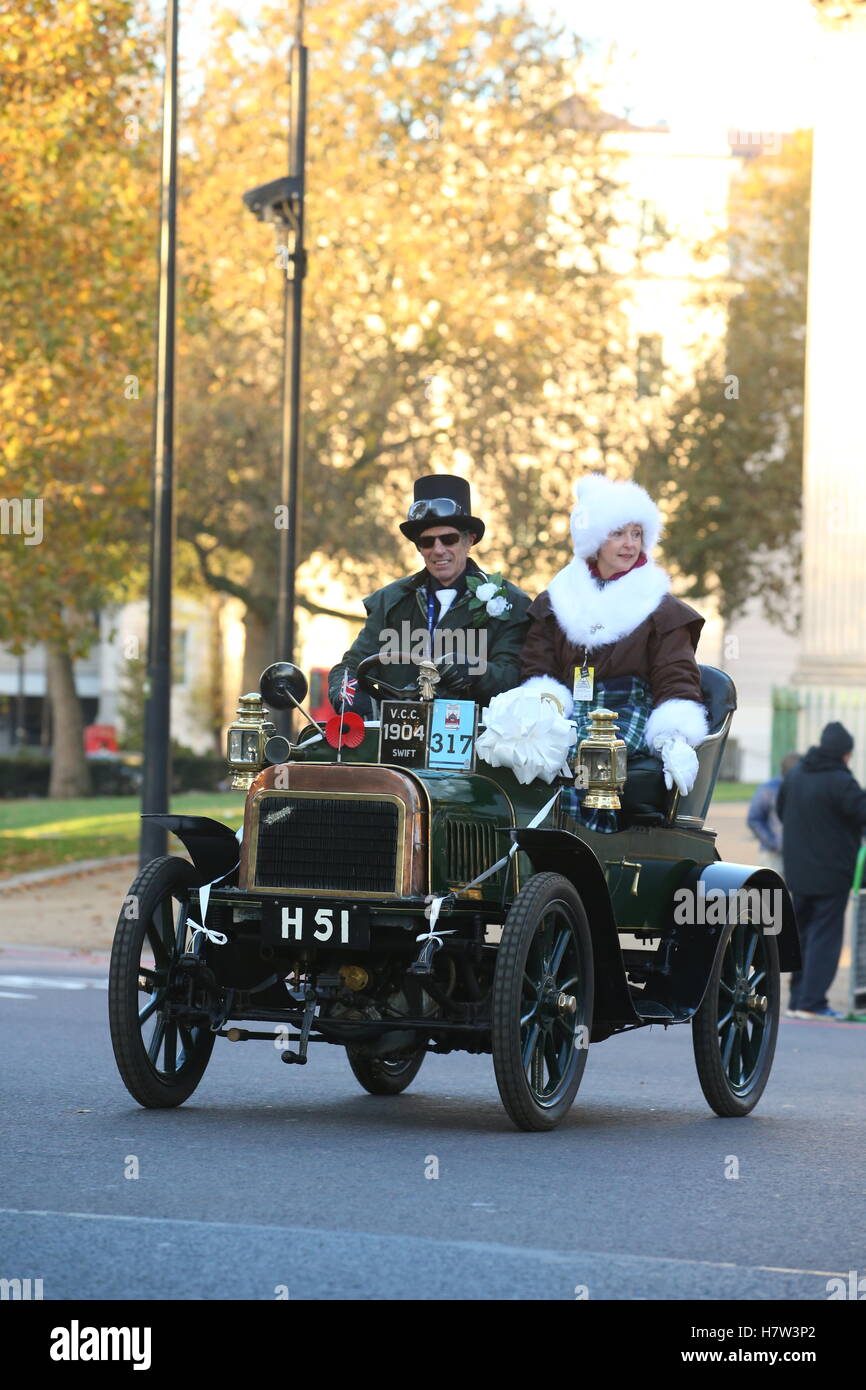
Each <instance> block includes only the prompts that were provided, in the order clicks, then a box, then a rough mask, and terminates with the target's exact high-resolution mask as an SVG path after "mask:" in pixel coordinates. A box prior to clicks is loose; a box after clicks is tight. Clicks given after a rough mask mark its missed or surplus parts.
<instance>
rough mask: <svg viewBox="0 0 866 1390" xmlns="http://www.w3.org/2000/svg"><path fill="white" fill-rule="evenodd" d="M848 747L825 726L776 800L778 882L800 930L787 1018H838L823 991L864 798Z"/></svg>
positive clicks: (838, 732)
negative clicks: (798, 965) (799, 962)
mask: <svg viewBox="0 0 866 1390" xmlns="http://www.w3.org/2000/svg"><path fill="white" fill-rule="evenodd" d="M853 747H854V740H853V739H852V737H851V735H850V734H849V732H848V730H847V729H846V728H845V727H844V725H843V724H839V723H836V722H834V723H832V724H828V725H827V727H826V728H825V729H824V732H823V733H822V734H821V742H820V745H819V746H818V747H817V748H810V749H809V751H808V753H807V754H806V755H805V757H804V758H802V759H801V760H800V762H799V763H798V764H797V766H796V767H795V768H794V769H793V770H792V771H791V772H789V773H788V775H787V777H786V778H785V780H784V782H783V783H782V786H781V787H780V789H779V795H778V797H777V799H776V809H777V810H778V813H779V817H780V819H781V821H782V825H783V828H784V837H783V842H782V852H783V856H784V863H785V881H786V883H787V885H788V888H789V889H790V891H791V896H792V898H793V900H794V911H795V912H796V914H797V925H798V927H799V929H800V943H801V948H802V957H803V966H802V969H801V970H799V971H797V972H795V973H794V974H793V975H792V976H791V999H790V1004H789V1008H788V1015H789V1017H794V1018H838V1017H839V1016H840V1015H839V1014H837V1013H836V1012H835V1010H833V1009H831V1008H830V1005H829V1004H828V1002H827V991H828V990H829V988H830V985H831V984H832V982H833V978H834V976H835V974H836V970H837V968H838V965H839V956H840V954H841V951H842V937H843V934H844V929H845V908H846V906H847V904H848V894H849V893H850V891H851V882H852V879H853V877H854V866H855V863H856V860H857V853H858V850H859V848H860V843H861V840H862V837H863V832H864V830H866V791H864V790H863V789H862V787H860V786H859V784H858V783H857V781H856V779H855V778H854V776H853V774H852V773H851V771H850V770H849V768H848V766H847V765H848V763H849V762H850V761H851V751H852V749H853Z"/></svg>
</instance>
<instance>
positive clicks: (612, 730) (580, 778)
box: [574, 708, 628, 811]
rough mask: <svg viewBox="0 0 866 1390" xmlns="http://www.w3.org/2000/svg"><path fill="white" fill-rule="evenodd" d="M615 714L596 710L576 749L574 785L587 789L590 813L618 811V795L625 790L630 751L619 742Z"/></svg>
mask: <svg viewBox="0 0 866 1390" xmlns="http://www.w3.org/2000/svg"><path fill="white" fill-rule="evenodd" d="M618 718H619V715H618V714H617V712H616V710H611V709H601V708H599V709H594V710H593V711H592V713H591V714H590V716H589V721H590V722H589V732H588V733H587V736H586V738H583V739H581V741H580V744H579V746H578V749H577V761H576V765H575V774H576V775H575V779H574V785H575V786H576V787H586V788H588V791H587V795H586V796H585V797H584V798H583V804H584V806H586V807H587V809H589V810H597V811H618V810H619V807H620V802H619V795H618V793H619V792H621V791H622V789H623V787H624V786H625V779H626V763H627V758H628V750H627V748H626V746H625V743H624V742H623V740H622V739H621V738H617V725H616V720H617V719H618Z"/></svg>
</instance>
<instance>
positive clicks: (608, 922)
mask: <svg viewBox="0 0 866 1390" xmlns="http://www.w3.org/2000/svg"><path fill="white" fill-rule="evenodd" d="M513 836H514V839H515V840H516V841H517V844H518V847H519V848H520V850H521V851H522V852H523V853H524V854H526V855H527V856H528V858H529V859H530V861H531V863H532V867H533V869H535V871H536V873H542V872H544V871H545V870H550V871H551V872H553V873H557V874H562V876H563V877H564V878H567V879H569V881H570V882H571V883H573V884H574V886H575V888H576V889H577V891H578V893H579V894H580V898H581V901H582V903H583V905H584V907H585V909H586V915H587V917H588V919H589V930H590V933H591V934H592V950H593V957H594V962H595V1009H594V1013H593V1041H596V1040H600V1038H602V1037H607V1036H608V1034H609V1032H610V1029H609V1028H607V1027H606V1026H605V1025H607V1024H616V1025H617V1026H624V1025H629V1024H637V1023H640V1021H641V1020H640V1018H639V1017H638V1015H637V1014H636V1013H635V1009H634V1005H633V1004H632V1000H631V993H630V991H629V987H628V981H627V980H626V977H625V965H624V963H623V958H622V951H621V950H620V945H619V936H618V935H617V930H616V922H615V921H614V916H613V910H612V908H611V903H610V894H609V892H608V889H607V882H606V880H605V876H604V869H603V868H602V866H601V864H600V863H599V862H598V860H597V859H596V857H595V855H594V854H593V852H592V850H591V849H590V847H589V845H587V844H585V843H584V842H583V840H579V839H578V838H577V836H576V835H572V834H570V832H569V831H567V830H517V831H514V832H513Z"/></svg>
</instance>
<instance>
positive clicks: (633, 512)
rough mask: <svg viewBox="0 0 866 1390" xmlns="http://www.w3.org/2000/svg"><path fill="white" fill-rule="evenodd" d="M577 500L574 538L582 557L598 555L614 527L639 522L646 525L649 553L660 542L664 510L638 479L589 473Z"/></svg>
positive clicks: (582, 558) (572, 520)
mask: <svg viewBox="0 0 866 1390" xmlns="http://www.w3.org/2000/svg"><path fill="white" fill-rule="evenodd" d="M575 493H576V497H577V501H576V502H575V504H574V508H573V510H572V513H571V539H572V541H573V543H574V553H575V555H577V556H578V557H579V558H580V559H581V560H587V559H588V558H589V557H590V555H597V554H598V548H599V546H600V545H604V543H605V541H606V540H607V538H608V536H609V535H610V533H611V531H618V530H619V528H620V527H621V526H628V525H629V524H630V523H632V522H636V523H637V525H638V526H642V527H643V549H644V552H645V554H647V555H649V553H650V551H652V550H653V549H655V547H656V545H658V541H659V537H660V536H661V534H662V518H661V512H660V511H659V509H658V507H657V506H656V504H655V502H653V501H652V499H651V498H650V495H649V493H648V492H646V491H645V490H644V489H643V488H642V487H639V486H638V484H637V483H632V482H616V481H615V480H614V479H613V478H606V477H605V476H604V475H603V474H602V473H588V474H587V475H586V477H585V478H581V479H580V481H579V483H578V484H577V487H576V490H575Z"/></svg>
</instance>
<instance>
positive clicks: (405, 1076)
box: [346, 1047, 427, 1096]
mask: <svg viewBox="0 0 866 1390" xmlns="http://www.w3.org/2000/svg"><path fill="white" fill-rule="evenodd" d="M426 1055H427V1049H426V1047H417V1048H415V1049H414V1051H412V1052H409V1053H407V1054H406V1055H405V1056H403V1057H362V1056H361V1055H360V1054H359V1053H358V1052H357V1051H356V1049H355V1048H352V1047H347V1048H346V1056H347V1057H348V1059H349V1066H350V1067H351V1068H352V1071H353V1072H354V1073H355V1076H356V1077H357V1078H358V1080H359V1081H360V1083H361V1085H362V1086H363V1087H364V1090H365V1091H369V1092H370V1095H371V1096H398V1095H399V1094H400V1092H401V1091H405V1089H406V1087H407V1086H410V1085H411V1084H412V1082H413V1081H414V1080H415V1077H416V1076H417V1075H418V1073H419V1071H420V1070H421V1063H422V1062H423V1061H424V1058H425V1057H426Z"/></svg>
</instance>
